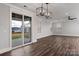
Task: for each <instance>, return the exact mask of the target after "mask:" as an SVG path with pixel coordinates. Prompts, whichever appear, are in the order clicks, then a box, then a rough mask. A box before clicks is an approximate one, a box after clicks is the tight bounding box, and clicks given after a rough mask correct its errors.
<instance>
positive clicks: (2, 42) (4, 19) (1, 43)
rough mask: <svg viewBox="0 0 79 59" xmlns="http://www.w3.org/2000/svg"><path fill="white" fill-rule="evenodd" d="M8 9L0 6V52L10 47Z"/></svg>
mask: <svg viewBox="0 0 79 59" xmlns="http://www.w3.org/2000/svg"><path fill="white" fill-rule="evenodd" d="M9 11H10V8H9V7H8V6H6V5H3V4H0V50H3V49H8V48H9V47H10V36H9V35H10V34H9V23H10V12H9Z"/></svg>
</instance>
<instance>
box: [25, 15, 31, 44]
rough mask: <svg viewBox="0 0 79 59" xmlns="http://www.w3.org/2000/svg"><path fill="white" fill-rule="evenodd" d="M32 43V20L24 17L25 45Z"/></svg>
mask: <svg viewBox="0 0 79 59" xmlns="http://www.w3.org/2000/svg"><path fill="white" fill-rule="evenodd" d="M30 41H31V18H30V17H28V16H24V44H26V43H28V42H30Z"/></svg>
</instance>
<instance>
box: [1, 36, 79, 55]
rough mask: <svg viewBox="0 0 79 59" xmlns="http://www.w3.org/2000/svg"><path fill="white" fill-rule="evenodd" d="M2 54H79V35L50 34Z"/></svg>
mask: <svg viewBox="0 0 79 59" xmlns="http://www.w3.org/2000/svg"><path fill="white" fill-rule="evenodd" d="M1 56H79V37H69V36H58V35H54V36H49V37H45V38H41V39H39V40H38V41H37V42H36V43H33V44H31V45H28V46H24V47H21V48H18V49H15V50H12V51H9V52H7V53H4V54H1Z"/></svg>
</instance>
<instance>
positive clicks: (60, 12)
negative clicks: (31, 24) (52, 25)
mask: <svg viewBox="0 0 79 59" xmlns="http://www.w3.org/2000/svg"><path fill="white" fill-rule="evenodd" d="M11 4H12V5H15V6H18V7H20V8H23V9H25V10H26V9H27V10H29V11H32V12H34V13H35V12H36V8H37V7H40V6H41V3H11ZM24 5H26V6H27V7H24ZM44 7H45V6H44ZM76 7H79V4H78V3H49V11H51V12H52V13H53V15H52V16H53V17H64V16H65V15H66V14H67V13H69V12H70V11H71V10H72V11H73V10H74V9H75V8H76ZM70 13H71V12H70Z"/></svg>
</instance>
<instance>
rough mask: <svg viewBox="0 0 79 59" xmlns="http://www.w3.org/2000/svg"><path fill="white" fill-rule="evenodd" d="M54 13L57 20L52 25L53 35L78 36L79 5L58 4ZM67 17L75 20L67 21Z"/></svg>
mask: <svg viewBox="0 0 79 59" xmlns="http://www.w3.org/2000/svg"><path fill="white" fill-rule="evenodd" d="M54 13H55V14H54V15H55V16H56V18H55V20H57V22H54V23H52V32H53V33H54V35H67V36H79V4H59V6H57V8H56V9H55V12H54ZM67 16H72V17H76V18H77V19H75V20H68V19H67Z"/></svg>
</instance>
